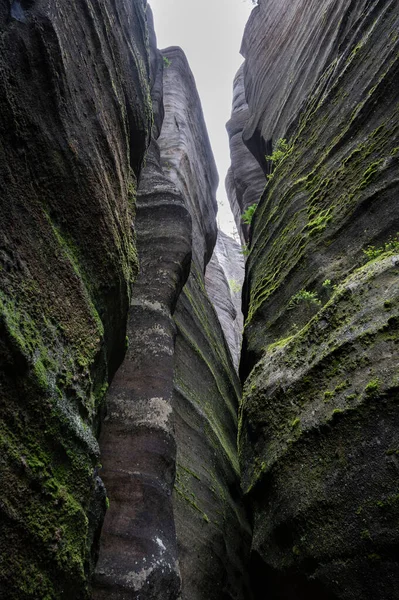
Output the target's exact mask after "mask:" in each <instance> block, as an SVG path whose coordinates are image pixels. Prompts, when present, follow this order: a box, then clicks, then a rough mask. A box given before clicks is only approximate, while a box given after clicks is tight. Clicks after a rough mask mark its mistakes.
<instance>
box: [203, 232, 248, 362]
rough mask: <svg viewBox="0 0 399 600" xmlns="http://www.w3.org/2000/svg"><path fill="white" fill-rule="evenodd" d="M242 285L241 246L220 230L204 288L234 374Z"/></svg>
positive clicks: (237, 357) (238, 360)
mask: <svg viewBox="0 0 399 600" xmlns="http://www.w3.org/2000/svg"><path fill="white" fill-rule="evenodd" d="M243 282H244V256H243V254H242V250H241V246H240V244H238V243H237V242H236V241H235V240H233V239H232V238H231V237H229V236H228V235H226V234H225V233H223V231H220V230H219V231H218V237H217V240H216V245H215V249H214V252H213V254H212V259H211V260H210V261H209V263H208V265H207V267H206V272H205V287H206V291H207V294H208V296H209V299H210V300H211V302H212V304H213V306H214V307H215V309H216V312H217V315H218V318H219V321H220V324H221V326H222V329H223V333H224V336H225V338H226V341H227V344H228V346H229V349H230V352H231V356H232V359H233V363H234V366H235V368H236V370H237V371H238V366H239V362H240V354H241V340H242V329H243V324H244V322H243V316H242V312H241V292H242V285H243Z"/></svg>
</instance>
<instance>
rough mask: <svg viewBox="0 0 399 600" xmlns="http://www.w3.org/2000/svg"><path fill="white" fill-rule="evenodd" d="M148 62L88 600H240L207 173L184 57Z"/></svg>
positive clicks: (230, 414)
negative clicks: (124, 333)
mask: <svg viewBox="0 0 399 600" xmlns="http://www.w3.org/2000/svg"><path fill="white" fill-rule="evenodd" d="M152 39H153V44H154V43H155V40H154V36H152ZM152 53H153V56H152V60H151V64H152V70H153V84H152V96H153V104H154V113H155V114H156V115H158V116H159V119H158V118H157V119H156V120H155V125H154V129H153V140H152V142H151V146H150V150H149V154H148V157H147V162H146V167H145V169H144V170H143V174H142V178H141V180H140V185H139V189H138V198H137V218H136V229H137V246H138V252H139V259H140V265H141V270H140V274H139V277H138V279H137V282H136V285H135V286H134V289H133V296H132V305H131V309H130V316H129V326H128V338H129V349H128V351H127V354H126V357H125V361H124V363H123V365H122V367H121V368H120V369H119V371H118V373H117V374H116V376H115V379H114V381H113V383H112V386H111V388H110V391H109V394H108V407H109V412H108V416H107V418H106V420H105V422H104V426H103V433H102V436H101V439H100V446H101V449H102V461H103V470H102V471H101V473H102V476H103V479H104V483H105V485H106V488H107V491H108V496H109V499H110V508H109V510H108V512H107V516H106V519H105V523H104V528H103V532H102V537H101V548H100V557H99V561H98V565H97V569H96V576H95V584H94V588H95V589H94V598H98V599H100V598H121V597H123V598H140V599H144V598H148V599H154V600H155V599H157V598H161V597H162V598H163V600H174V599H176V598H177V597H178V596H179V594H180V589H181V590H182V591H181V593H182V596H183V597H184V598H185V599H186V600H202V599H203V600H205V599H207V600H211V599H215V600H216V599H219V598H221V597H224V598H226V599H227V598H242V599H244V598H245V597H246V596H245V593H246V592H245V590H246V589H248V584H247V583H246V580H247V578H246V576H245V574H244V571H245V561H246V559H247V556H248V550H249V542H250V533H249V527H248V525H247V523H246V515H245V512H244V510H243V507H242V503H241V502H240V499H241V492H240V488H239V473H238V457H237V449H236V435H237V409H238V401H239V396H240V391H241V390H240V385H239V381H238V377H237V374H236V373H235V370H234V367H233V364H232V360H231V357H230V352H229V350H228V347H227V344H226V342H225V339H224V336H223V332H222V329H221V326H220V324H219V322H218V318H217V315H216V313H215V310H214V308H213V306H212V304H211V303H210V301H209V299H208V297H207V294H206V291H205V285H204V270H205V266H206V264H207V262H208V261H209V258H210V256H211V254H212V251H213V247H214V245H215V238H216V218H215V217H216V201H215V192H216V187H217V181H218V178H217V172H216V168H215V164H214V160H213V155H212V151H211V148H210V145H209V141H208V136H207V132H206V128H205V123H204V119H203V116H202V109H201V105H200V101H199V98H198V94H197V91H196V88H195V82H194V79H193V76H192V74H191V72H190V69H189V66H188V64H187V61H186V58H185V56H184V54H183V53H182V51H181V50H180V49H179V48H170V49H168V50H166V51H164V52H163V54H162V55H161V54H160V53H159V52H157V51H156V50H155V47H152ZM162 76H163V82H162ZM191 238H192V243H191ZM191 250H192V252H191ZM190 263H191V264H190ZM189 272H190V276H189V279H188V282H187V283H186V285H185V287H184V289H183V292H182V294H181V295H180V292H181V288H182V285H183V284H184V282H185V280H186V278H187V275H188V273H189ZM226 284H227V282H226ZM224 291H225V293H226V294H227V295H228V298H229V302H230V303H231V296H230V291H229V288H228V286H227V289H225V290H224ZM226 302H227V301H226ZM173 314H174V320H173V319H172V315H173ZM175 324H176V325H175ZM176 331H177V337H176V341H175V333H176ZM173 487H174V496H173V498H172V490H173ZM172 502H173V504H172Z"/></svg>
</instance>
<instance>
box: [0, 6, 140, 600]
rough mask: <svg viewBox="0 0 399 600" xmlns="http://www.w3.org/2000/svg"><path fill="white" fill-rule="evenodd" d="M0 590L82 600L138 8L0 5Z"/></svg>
mask: <svg viewBox="0 0 399 600" xmlns="http://www.w3.org/2000/svg"><path fill="white" fill-rule="evenodd" d="M0 30H1V35H0V115H1V116H0V186H1V204H0V223H1V227H0V229H1V231H0V236H1V241H0V265H1V266H0V332H1V333H0V361H1V372H0V389H1V393H0V412H1V423H0V429H1V437H0V440H1V442H0V443H1V451H0V469H1V475H0V478H1V500H0V521H1V534H0V553H1V560H0V595H1V597H4V598H7V599H10V600H12V599H16V598H18V599H24V598H43V599H44V598H48V599H49V598H52V599H57V598H76V599H81V598H87V597H88V591H87V587H88V578H89V574H90V571H91V568H92V564H93V561H94V558H95V548H96V538H97V537H98V533H99V527H100V525H101V521H102V518H103V514H104V512H105V493H104V489H103V486H102V483H101V480H100V479H99V477H98V476H97V472H98V469H97V466H98V461H99V448H98V443H97V440H96V435H97V433H98V425H99V420H100V415H101V413H102V411H103V399H104V394H105V391H106V388H107V385H108V382H109V380H110V379H111V378H112V375H113V373H114V372H115V370H116V368H117V367H118V366H119V364H120V362H121V360H122V358H123V355H124V348H125V335H126V333H125V332H126V320H127V311H128V306H129V296H130V287H131V284H132V282H133V280H134V278H135V276H136V273H137V256H136V250H135V244H134V240H133V236H132V233H131V224H132V219H133V212H134V196H135V185H136V178H137V177H138V175H139V173H140V168H141V162H142V160H143V156H144V153H145V150H146V148H147V145H148V142H149V135H150V129H151V120H152V111H151V103H150V101H149V61H148V48H147V43H148V42H147V29H146V17H145V2H143V1H140V0H134V1H129V2H127V1H124V0H121V1H119V2H118V3H115V2H111V1H108V0H100V1H99V2H95V3H94V4H93V3H91V2H89V1H86V0H82V1H81V2H78V3H75V2H73V3H69V4H68V7H66V6H62V3H48V2H41V1H37V2H35V1H31V2H22V0H21V2H18V1H17V0H15V1H13V2H7V1H3V2H1V3H0Z"/></svg>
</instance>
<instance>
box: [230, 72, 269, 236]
mask: <svg viewBox="0 0 399 600" xmlns="http://www.w3.org/2000/svg"><path fill="white" fill-rule="evenodd" d="M248 116H249V113H248V104H247V101H246V99H245V86H244V65H242V66H241V67H240V69H239V70H238V73H237V75H236V77H235V79H234V84H233V110H232V114H231V119H230V121H229V122H228V123H227V125H226V129H227V133H228V135H229V140H230V157H231V167H230V168H229V170H228V172H227V177H226V182H225V184H226V191H227V195H228V198H229V203H230V206H231V210H232V212H233V215H234V220H235V223H236V227H237V231H238V232H239V234H240V237H241V242H242V244H243V245H245V244H247V243H248V239H249V225H248V224H247V223H244V222H243V220H242V215H243V213H244V212H245V210H246V209H247V208H249V207H250V206H252V205H253V204H257V203H258V202H259V200H260V197H261V195H262V192H263V190H264V188H265V185H266V177H265V173H264V172H263V170H262V167H263V168H265V167H266V164H265V163H264V161H263V163H262V165H260V164H259V163H258V161H257V160H256V158H255V156H254V155H253V154H252V153H251V152H250V151H249V150H248V148H247V147H246V145H245V144H244V140H243V137H242V134H243V130H244V128H245V126H246V124H247V120H248Z"/></svg>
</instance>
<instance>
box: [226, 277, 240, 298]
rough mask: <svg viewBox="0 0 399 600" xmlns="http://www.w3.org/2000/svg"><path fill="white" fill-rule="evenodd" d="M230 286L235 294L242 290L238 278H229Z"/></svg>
mask: <svg viewBox="0 0 399 600" xmlns="http://www.w3.org/2000/svg"><path fill="white" fill-rule="evenodd" d="M229 288H230V290H231V291H232V292H233V294H238V293H239V292H240V291H241V285H240V284H239V282H238V281H237V280H236V279H229Z"/></svg>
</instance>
